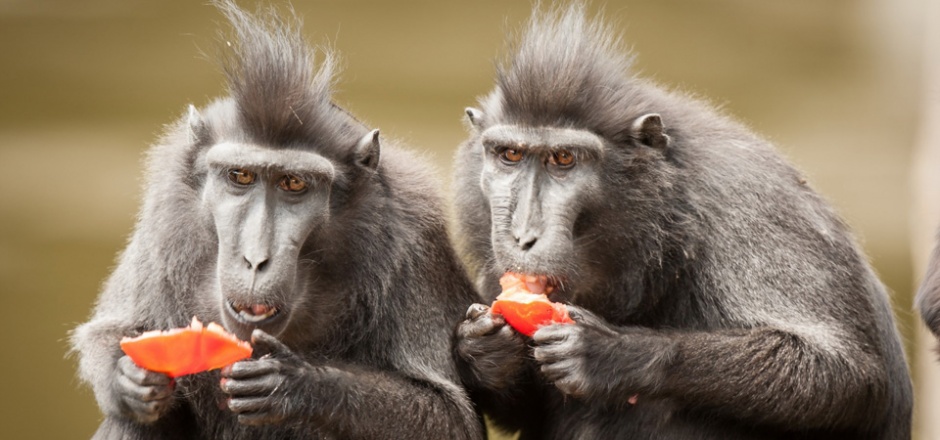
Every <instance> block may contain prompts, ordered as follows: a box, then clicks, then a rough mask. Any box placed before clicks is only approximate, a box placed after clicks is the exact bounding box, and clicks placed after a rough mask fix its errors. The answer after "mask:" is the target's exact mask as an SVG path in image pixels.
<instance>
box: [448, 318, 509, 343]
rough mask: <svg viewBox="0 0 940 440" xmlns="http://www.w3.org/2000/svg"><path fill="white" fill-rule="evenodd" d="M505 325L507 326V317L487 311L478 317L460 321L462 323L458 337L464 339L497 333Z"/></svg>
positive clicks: (458, 329) (458, 328)
mask: <svg viewBox="0 0 940 440" xmlns="http://www.w3.org/2000/svg"><path fill="white" fill-rule="evenodd" d="M503 327H506V319H504V318H503V316H502V315H494V314H492V313H485V314H483V315H480V316H478V317H477V318H476V319H473V320H468V321H464V322H462V323H460V325H459V326H457V337H458V338H460V339H464V338H476V337H480V336H488V335H491V334H493V333H496V332H497V331H499V329H501V328H503Z"/></svg>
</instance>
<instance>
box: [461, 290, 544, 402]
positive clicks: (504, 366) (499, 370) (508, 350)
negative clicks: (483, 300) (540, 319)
mask: <svg viewBox="0 0 940 440" xmlns="http://www.w3.org/2000/svg"><path fill="white" fill-rule="evenodd" d="M455 347H456V348H455V349H456V351H457V356H458V358H459V360H460V361H461V362H460V363H461V364H463V365H462V366H461V370H462V371H461V372H462V374H463V375H465V376H467V375H469V376H470V377H465V380H469V381H470V382H471V383H474V384H477V385H479V386H481V387H482V388H485V389H489V390H506V389H508V388H511V387H513V386H514V383H516V382H517V379H518V378H519V377H520V376H521V375H522V374H524V373H525V370H526V368H527V366H526V358H527V357H528V356H527V350H528V348H527V346H526V343H525V340H524V339H523V338H522V336H521V335H520V334H519V333H518V332H516V331H513V329H512V328H511V327H510V326H508V325H506V320H505V319H504V318H503V317H502V315H494V314H493V313H490V308H489V307H487V306H485V305H483V304H473V305H471V306H470V308H469V309H467V317H466V319H465V320H464V321H463V322H461V323H460V325H459V326H458V327H457V331H456V344H455Z"/></svg>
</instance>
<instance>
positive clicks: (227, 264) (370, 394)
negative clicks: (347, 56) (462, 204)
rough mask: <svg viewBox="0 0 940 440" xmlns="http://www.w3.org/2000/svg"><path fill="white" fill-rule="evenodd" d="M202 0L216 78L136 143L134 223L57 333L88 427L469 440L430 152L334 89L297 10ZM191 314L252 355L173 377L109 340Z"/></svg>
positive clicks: (327, 64)
mask: <svg viewBox="0 0 940 440" xmlns="http://www.w3.org/2000/svg"><path fill="white" fill-rule="evenodd" d="M215 4H216V5H217V6H218V7H219V8H220V9H221V11H222V12H223V13H224V14H225V16H226V17H227V18H228V20H229V21H230V22H231V24H232V26H233V28H234V32H233V36H234V38H232V40H231V42H230V44H226V45H223V48H222V49H221V50H223V51H224V54H223V57H222V64H223V69H224V73H225V75H226V77H227V81H228V89H229V94H230V95H229V96H227V97H224V98H222V99H219V100H217V101H215V102H213V103H211V104H210V105H208V106H207V107H206V108H203V109H198V110H197V109H196V108H194V107H190V110H189V112H188V114H186V115H185V116H183V117H182V118H181V119H180V120H179V121H177V122H176V123H175V124H173V125H172V126H171V127H169V129H168V132H167V133H166V135H165V136H163V138H162V139H161V140H160V141H159V143H157V144H156V146H154V147H152V149H151V150H150V152H149V156H148V161H147V176H146V193H145V195H144V201H143V207H142V209H141V212H140V215H139V218H138V222H137V225H136V227H135V230H134V232H133V236H132V238H131V240H130V243H129V244H128V246H127V248H126V249H125V250H124V252H123V254H122V256H121V257H120V262H119V264H118V266H117V268H116V269H115V270H114V273H113V274H112V275H111V277H110V278H109V279H108V281H107V283H106V285H105V286H104V289H103V291H102V292H101V294H100V297H99V298H98V301H97V304H96V306H95V309H94V313H93V316H92V317H91V319H90V320H89V321H88V322H87V323H85V324H82V325H81V326H79V327H78V328H77V329H75V330H74V332H73V336H72V344H73V347H74V350H75V351H76V352H77V353H78V356H79V369H80V376H81V378H82V379H83V380H84V381H85V382H87V383H89V384H90V385H91V387H92V388H93V390H94V393H95V397H96V399H97V401H98V404H99V406H100V408H101V410H102V412H103V413H104V415H105V419H104V421H103V422H102V424H101V425H100V427H99V429H98V432H97V433H96V435H95V437H96V438H133V439H156V438H161V439H234V438H240V439H249V438H250V439H285V438H291V439H304V438H310V439H328V438H329V439H412V438H429V439H430V438H441V439H479V438H482V437H483V436H484V428H483V425H482V420H481V418H480V416H479V414H477V413H476V411H475V410H474V408H473V406H472V404H471V402H470V400H469V398H468V396H467V394H466V392H465V391H464V390H463V389H462V388H461V387H460V386H459V385H458V383H459V380H460V379H459V376H458V373H457V370H456V365H455V363H454V358H453V356H452V343H453V340H452V331H453V328H454V326H455V324H456V323H457V322H459V321H460V319H461V317H462V316H463V314H464V312H465V310H466V309H467V307H468V306H469V305H471V304H472V303H473V302H474V300H475V298H476V293H475V291H474V288H473V285H472V283H471V282H470V280H469V279H468V278H467V277H466V275H465V271H464V269H463V268H462V266H461V265H460V262H459V260H458V259H457V255H456V253H455V252H454V251H453V249H452V248H451V246H450V244H449V240H448V236H447V231H446V220H445V216H444V214H443V211H442V206H441V201H440V200H439V197H438V196H437V195H436V187H437V183H436V181H435V179H433V178H432V177H431V175H430V173H429V171H428V168H429V167H428V165H427V164H426V163H424V162H423V161H421V160H418V159H417V158H416V157H415V156H414V155H413V154H411V153H408V152H407V151H405V150H402V149H399V148H396V147H394V146H392V145H386V144H383V143H381V142H380V138H379V133H378V131H377V130H371V129H369V128H367V127H366V126H365V125H364V124H363V123H362V122H360V121H358V120H357V119H355V118H354V117H352V116H351V115H350V114H349V113H347V112H346V111H345V110H343V109H342V108H340V107H338V106H337V105H336V104H334V103H333V101H332V98H331V85H332V82H333V79H332V78H333V69H332V61H331V60H332V57H331V55H330V54H326V56H325V57H324V59H323V60H322V61H321V62H320V63H319V67H316V66H315V64H314V56H315V50H314V49H313V48H312V47H309V46H308V45H307V44H306V43H305V42H304V40H303V37H302V35H301V33H300V30H299V24H298V22H299V20H296V19H295V18H292V17H287V18H285V17H283V16H279V15H278V14H277V12H275V11H274V10H273V9H272V10H259V12H258V13H257V14H249V13H246V12H244V11H242V10H240V9H238V8H237V7H236V6H235V5H234V4H233V3H231V2H229V1H223V0H220V1H217V2H215ZM193 316H196V317H198V318H199V319H200V320H202V321H203V322H209V321H215V322H219V323H221V324H222V325H223V326H224V327H225V328H226V329H227V330H228V331H230V332H232V333H234V334H236V335H237V336H238V337H240V338H242V339H245V340H250V342H251V344H252V346H253V348H254V355H253V357H252V358H250V359H247V360H243V361H239V362H236V363H234V364H232V365H229V366H227V367H225V368H223V369H221V371H219V370H215V371H210V372H203V373H198V374H194V375H189V376H183V377H179V378H176V379H175V380H171V379H170V378H169V377H167V376H166V375H164V374H161V373H156V372H153V371H148V370H145V369H143V368H140V367H138V366H137V365H135V364H134V362H133V361H131V360H130V359H129V358H128V357H127V356H125V355H123V353H122V352H121V349H120V348H119V341H120V340H121V338H122V337H124V336H132V335H135V334H138V333H140V332H142V331H147V330H156V329H169V328H176V327H182V326H185V325H186V324H188V323H189V322H190V320H191V319H192V317H193Z"/></svg>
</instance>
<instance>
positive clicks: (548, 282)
mask: <svg viewBox="0 0 940 440" xmlns="http://www.w3.org/2000/svg"><path fill="white" fill-rule="evenodd" d="M509 274H511V275H512V277H513V278H514V279H515V280H516V281H515V282H516V283H522V284H523V285H525V290H526V291H528V292H529V293H535V294H545V295H550V294H551V293H552V292H554V291H555V288H556V287H557V286H558V283H559V280H558V278H557V277H553V276H549V275H534V274H527V273H513V272H509V273H507V275H509ZM500 283H502V281H500Z"/></svg>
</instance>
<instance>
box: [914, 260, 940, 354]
mask: <svg viewBox="0 0 940 440" xmlns="http://www.w3.org/2000/svg"><path fill="white" fill-rule="evenodd" d="M916 304H917V309H918V310H919V311H920V316H921V318H923V319H924V323H925V324H927V328H929V329H930V331H931V332H932V333H933V334H934V335H935V336H938V337H940V245H937V246H936V247H934V250H933V253H932V254H931V255H930V262H929V263H928V264H927V273H926V274H925V275H924V281H923V282H922V283H921V285H920V289H919V290H918V291H917V298H916Z"/></svg>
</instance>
